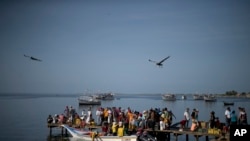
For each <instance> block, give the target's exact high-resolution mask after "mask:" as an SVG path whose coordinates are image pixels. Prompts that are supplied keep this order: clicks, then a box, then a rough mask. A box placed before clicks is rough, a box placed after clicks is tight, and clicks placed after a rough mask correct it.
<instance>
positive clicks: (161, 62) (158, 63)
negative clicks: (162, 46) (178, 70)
mask: <svg viewBox="0 0 250 141" xmlns="http://www.w3.org/2000/svg"><path fill="white" fill-rule="evenodd" d="M169 57H170V56H168V57H166V58H164V59H162V60H161V61H160V62H157V61H154V60H151V59H149V60H148V61H149V62H153V63H155V64H156V65H157V66H159V67H162V66H163V62H164V61H166V60H167V59H168V58H169Z"/></svg>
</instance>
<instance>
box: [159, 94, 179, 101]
mask: <svg viewBox="0 0 250 141" xmlns="http://www.w3.org/2000/svg"><path fill="white" fill-rule="evenodd" d="M161 97H162V99H163V100H167V101H175V100H176V97H175V95H174V94H163V95H162V96H161Z"/></svg>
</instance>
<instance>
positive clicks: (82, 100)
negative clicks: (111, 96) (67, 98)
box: [78, 95, 101, 105]
mask: <svg viewBox="0 0 250 141" xmlns="http://www.w3.org/2000/svg"><path fill="white" fill-rule="evenodd" d="M78 103H79V105H101V101H100V100H98V99H96V98H94V97H92V96H87V95H85V96H80V97H79V98H78Z"/></svg>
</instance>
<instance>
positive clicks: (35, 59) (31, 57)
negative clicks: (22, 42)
mask: <svg viewBox="0 0 250 141" xmlns="http://www.w3.org/2000/svg"><path fill="white" fill-rule="evenodd" d="M24 57H28V58H30V59H31V60H34V61H40V62H41V61H42V60H41V59H37V58H35V57H33V56H27V55H25V54H24Z"/></svg>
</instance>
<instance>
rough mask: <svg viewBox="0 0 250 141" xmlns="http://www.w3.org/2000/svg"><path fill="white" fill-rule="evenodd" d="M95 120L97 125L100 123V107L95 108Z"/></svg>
mask: <svg viewBox="0 0 250 141" xmlns="http://www.w3.org/2000/svg"><path fill="white" fill-rule="evenodd" d="M96 120H97V121H96V122H97V125H101V124H102V119H101V107H99V108H97V109H96Z"/></svg>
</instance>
